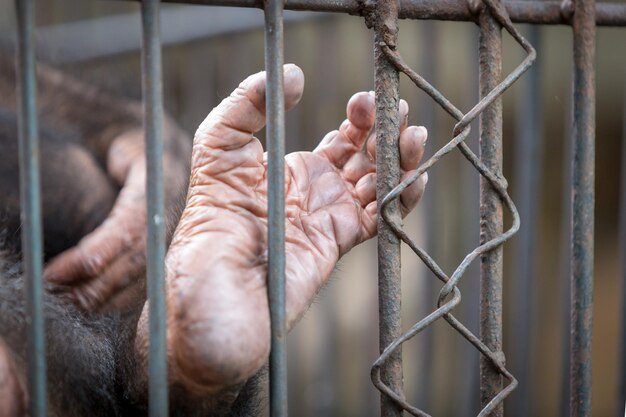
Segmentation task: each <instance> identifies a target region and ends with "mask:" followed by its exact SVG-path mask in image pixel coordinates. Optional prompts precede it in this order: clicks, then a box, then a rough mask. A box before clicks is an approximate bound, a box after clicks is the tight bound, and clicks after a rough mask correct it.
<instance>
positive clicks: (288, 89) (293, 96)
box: [195, 64, 304, 150]
mask: <svg viewBox="0 0 626 417" xmlns="http://www.w3.org/2000/svg"><path fill="white" fill-rule="evenodd" d="M283 70H284V92H285V108H286V109H287V110H289V109H291V108H292V107H294V106H295V105H296V104H297V103H298V101H299V100H300V98H301V97H302V92H303V89H304V74H303V73H302V70H301V69H300V68H298V67H297V66H296V65H293V64H287V65H285V66H284V67H283ZM265 88H266V74H265V72H264V71H263V72H259V73H256V74H254V75H251V76H250V77H248V78H246V79H245V80H244V81H243V82H242V83H241V84H240V85H239V87H237V89H235V91H233V92H232V94H231V95H230V96H229V97H228V98H226V99H224V100H223V101H222V102H221V103H220V104H219V105H218V106H217V107H216V108H214V109H213V111H211V113H210V114H209V115H208V116H207V117H206V119H204V121H203V122H202V123H201V124H200V127H199V128H198V131H197V132H196V138H195V143H197V144H201V145H204V146H207V147H210V148H213V149H221V150H230V149H238V148H240V147H242V146H244V145H246V144H247V143H248V142H249V141H250V140H251V139H252V134H253V133H255V132H258V131H259V130H261V129H262V128H263V126H265Z"/></svg>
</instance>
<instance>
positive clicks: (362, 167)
mask: <svg viewBox="0 0 626 417" xmlns="http://www.w3.org/2000/svg"><path fill="white" fill-rule="evenodd" d="M374 171H376V164H375V163H374V161H373V160H372V159H371V158H370V156H369V155H366V154H365V153H364V152H356V153H355V154H354V155H352V156H351V157H350V159H349V160H348V162H346V164H345V165H344V166H343V168H342V170H341V172H342V176H343V178H344V179H345V180H347V181H349V182H350V183H352V184H355V183H356V182H357V181H359V180H360V179H361V178H363V176H364V175H366V174H368V173H370V172H374Z"/></svg>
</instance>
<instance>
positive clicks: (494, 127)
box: [478, 8, 504, 417]
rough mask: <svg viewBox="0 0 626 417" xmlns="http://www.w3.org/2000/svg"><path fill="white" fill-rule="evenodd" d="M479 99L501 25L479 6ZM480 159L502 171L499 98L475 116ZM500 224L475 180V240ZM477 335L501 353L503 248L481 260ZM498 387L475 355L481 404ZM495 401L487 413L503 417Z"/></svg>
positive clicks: (495, 59)
mask: <svg viewBox="0 0 626 417" xmlns="http://www.w3.org/2000/svg"><path fill="white" fill-rule="evenodd" d="M478 21H479V27H480V37H479V68H480V69H479V85H480V87H479V88H480V97H481V98H484V97H486V96H487V95H488V94H489V93H490V92H491V91H492V90H493V89H494V88H495V87H496V86H497V85H498V83H499V82H500V80H501V78H502V34H501V31H502V28H501V26H500V24H499V23H498V22H497V21H496V19H495V18H494V17H493V16H492V15H491V11H490V10H488V9H486V8H485V9H484V10H483V11H482V13H481V14H480V17H479V19H478ZM479 130H480V133H479V134H480V141H479V143H480V159H481V161H483V163H485V165H486V166H487V167H488V168H489V169H490V170H491V171H492V172H494V173H495V174H496V175H497V176H501V175H502V100H501V99H497V100H495V101H494V102H493V103H492V104H490V105H489V106H488V107H486V108H485V110H484V111H483V112H482V113H481V115H480V120H479ZM503 228H504V221H503V207H502V201H501V200H500V196H499V195H498V193H497V192H496V191H495V190H494V189H493V187H492V185H491V184H490V183H489V181H488V180H487V179H486V178H484V177H481V179H480V243H481V244H484V243H485V242H488V241H489V240H491V239H494V238H496V237H497V236H499V235H501V234H502V232H503ZM479 334H480V338H481V340H482V341H483V342H484V343H485V345H486V346H487V347H488V348H489V349H490V350H491V351H492V352H495V353H496V354H497V355H502V356H503V355H504V354H503V353H502V246H498V247H496V248H494V249H493V250H491V251H489V252H487V253H485V254H484V255H482V256H481V259H480V331H479ZM501 390H502V375H501V374H500V372H499V371H498V370H497V369H496V368H495V367H494V365H493V364H492V363H491V361H490V360H489V359H488V358H487V357H484V356H481V358H480V393H481V407H485V406H486V405H487V404H488V403H489V402H490V401H491V399H492V398H493V397H495V396H496V395H497V394H498V393H499V392H500V391H501ZM503 410H504V408H503V405H502V404H500V405H499V406H498V407H497V408H496V409H495V410H494V411H493V412H492V414H490V415H491V416H494V417H499V416H502V414H503Z"/></svg>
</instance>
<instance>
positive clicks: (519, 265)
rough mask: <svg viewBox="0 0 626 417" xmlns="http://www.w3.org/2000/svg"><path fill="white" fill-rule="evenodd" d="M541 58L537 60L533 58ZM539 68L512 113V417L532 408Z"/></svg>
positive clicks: (533, 39) (532, 36) (535, 30)
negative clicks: (517, 221) (515, 234)
mask: <svg viewBox="0 0 626 417" xmlns="http://www.w3.org/2000/svg"><path fill="white" fill-rule="evenodd" d="M527 39H528V41H529V42H530V43H531V44H533V45H535V47H536V48H538V45H539V44H540V43H541V39H540V28H539V27H537V26H532V27H530V28H529V29H528V32H527ZM538 55H539V56H541V54H540V53H539V54H538ZM539 70H540V68H539V67H538V66H534V67H532V68H530V70H528V73H527V74H526V76H525V78H523V79H521V80H520V81H519V82H520V83H521V84H522V85H521V87H522V88H521V94H520V95H521V97H520V100H519V107H518V109H517V110H518V111H517V115H518V116H517V120H516V123H515V124H516V131H517V132H516V138H515V156H516V158H515V191H516V196H515V197H516V198H515V201H518V202H519V203H518V204H519V205H518V209H519V213H520V217H521V218H522V219H523V220H524V221H523V222H522V225H521V227H520V231H519V239H518V240H517V242H516V246H515V256H514V258H515V273H514V274H513V277H512V278H513V282H512V287H513V290H512V293H513V294H515V296H514V297H513V298H512V300H511V306H512V314H511V321H510V326H511V327H510V328H511V329H512V338H511V339H510V342H511V343H510V345H509V347H510V351H511V357H510V360H509V361H508V362H509V363H510V364H511V365H510V367H511V372H513V374H514V375H515V376H516V377H517V379H518V381H519V387H518V389H517V390H516V391H515V392H514V393H513V394H512V395H511V397H510V398H509V400H508V403H507V404H510V405H511V414H512V415H513V416H518V417H525V416H529V415H531V405H532V401H531V400H532V391H531V387H532V380H531V376H532V360H531V352H532V345H533V343H532V342H533V331H532V328H533V325H534V320H533V311H534V308H533V307H534V299H535V297H534V294H533V293H534V286H535V271H536V266H535V252H536V251H535V245H536V239H537V227H536V226H537V219H538V217H539V216H538V211H539V201H538V200H539V191H540V189H541V188H540V186H541V184H540V182H539V178H541V170H542V163H541V159H542V158H541V154H542V152H541V144H542V143H543V140H542V128H543V123H542V120H541V119H542V117H541V113H542V105H541V82H540V77H539Z"/></svg>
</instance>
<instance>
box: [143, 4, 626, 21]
mask: <svg viewBox="0 0 626 417" xmlns="http://www.w3.org/2000/svg"><path fill="white" fill-rule="evenodd" d="M136 1H141V0H136ZM166 2H168V3H183V4H204V5H211V6H232V7H253V8H258V9H262V8H263V0H166ZM468 3H469V2H468V1H466V0H403V1H402V2H401V5H400V6H399V7H400V8H399V14H398V16H399V17H400V18H401V19H428V20H430V19H432V20H452V21H477V19H478V17H477V15H476V14H474V13H472V11H471V10H470V8H469V6H468ZM363 4H364V2H363V1H360V0H286V1H285V9H286V10H307V11H317V12H335V13H348V14H352V15H359V16H360V15H362V14H363V10H364V6H363ZM504 4H505V7H506V11H507V12H508V14H509V16H510V18H511V20H512V21H513V22H514V23H533V24H541V25H569V24H571V23H572V10H571V9H569V8H568V7H562V6H561V2H559V1H539V0H533V1H523V0H522V1H520V0H516V1H507V2H504ZM596 19H597V20H596V23H597V25H598V26H624V25H626V5H625V4H620V3H606V2H603V3H598V5H597V15H596Z"/></svg>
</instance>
